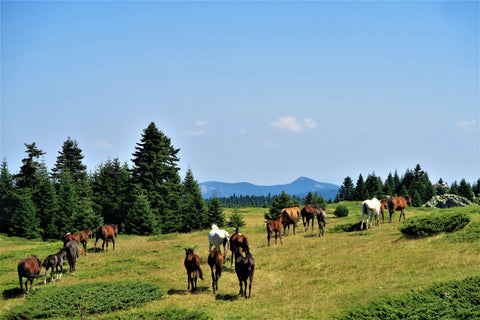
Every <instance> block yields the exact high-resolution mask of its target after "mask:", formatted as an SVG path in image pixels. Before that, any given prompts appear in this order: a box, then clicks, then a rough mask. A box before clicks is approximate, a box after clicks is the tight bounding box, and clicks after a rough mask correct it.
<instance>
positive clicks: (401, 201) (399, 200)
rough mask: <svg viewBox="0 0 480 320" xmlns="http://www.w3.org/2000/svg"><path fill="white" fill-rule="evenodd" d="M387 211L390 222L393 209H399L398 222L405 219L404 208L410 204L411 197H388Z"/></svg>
mask: <svg viewBox="0 0 480 320" xmlns="http://www.w3.org/2000/svg"><path fill="white" fill-rule="evenodd" d="M387 205H388V212H389V213H390V222H392V215H393V214H394V213H395V211H400V218H399V219H398V222H400V221H402V215H403V221H405V208H406V207H407V205H408V206H411V205H412V197H410V196H401V197H391V198H390V199H388V203H387Z"/></svg>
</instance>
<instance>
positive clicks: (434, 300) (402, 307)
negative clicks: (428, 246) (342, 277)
mask: <svg viewBox="0 0 480 320" xmlns="http://www.w3.org/2000/svg"><path fill="white" fill-rule="evenodd" d="M479 292H480V276H476V277H471V278H467V279H464V280H458V281H452V282H446V283H440V284H435V285H432V286H431V287H429V288H427V289H425V290H421V291H417V292H415V291H413V292H409V293H406V294H403V295H398V296H394V297H393V296H387V297H384V298H381V299H379V300H376V301H372V302H369V303H367V304H362V305H358V306H356V307H354V308H353V309H352V310H351V311H350V312H349V313H348V314H347V315H345V316H343V317H341V318H340V319H342V320H349V319H364V320H369V319H412V320H413V319H425V320H428V319H432V320H433V319H465V320H466V319H480V295H479V294H478V293H479Z"/></svg>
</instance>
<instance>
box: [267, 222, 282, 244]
mask: <svg viewBox="0 0 480 320" xmlns="http://www.w3.org/2000/svg"><path fill="white" fill-rule="evenodd" d="M282 219H283V218H282V216H281V215H280V216H279V217H278V219H277V220H267V240H268V246H269V247H270V238H271V236H272V234H273V233H274V232H275V245H276V244H277V234H278V236H279V237H280V244H283V243H282Z"/></svg>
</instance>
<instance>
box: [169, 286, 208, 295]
mask: <svg viewBox="0 0 480 320" xmlns="http://www.w3.org/2000/svg"><path fill="white" fill-rule="evenodd" d="M209 288H210V287H197V290H195V291H194V292H190V290H187V289H183V290H182V289H170V290H168V291H167V294H168V295H170V296H173V295H179V296H184V295H186V294H200V293H203V292H206V291H208V289H209Z"/></svg>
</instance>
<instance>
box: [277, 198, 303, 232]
mask: <svg viewBox="0 0 480 320" xmlns="http://www.w3.org/2000/svg"><path fill="white" fill-rule="evenodd" d="M281 215H282V217H283V234H285V230H286V229H287V227H288V230H287V236H288V234H289V232H290V225H291V224H293V234H295V228H296V226H297V220H298V216H299V215H300V206H299V205H298V204H292V206H291V207H290V208H284V209H283V210H282V213H281Z"/></svg>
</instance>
